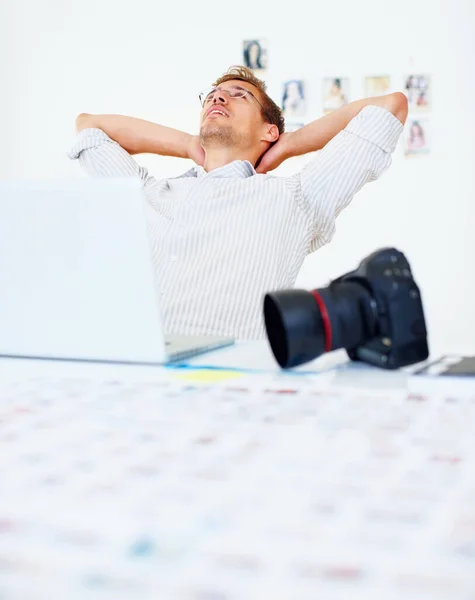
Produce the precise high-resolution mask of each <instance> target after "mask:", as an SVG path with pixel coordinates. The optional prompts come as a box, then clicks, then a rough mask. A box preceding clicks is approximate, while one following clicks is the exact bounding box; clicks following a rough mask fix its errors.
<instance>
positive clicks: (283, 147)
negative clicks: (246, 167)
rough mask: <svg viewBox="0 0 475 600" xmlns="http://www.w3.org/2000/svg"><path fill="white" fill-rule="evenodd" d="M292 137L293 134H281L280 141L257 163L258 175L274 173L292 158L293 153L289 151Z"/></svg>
mask: <svg viewBox="0 0 475 600" xmlns="http://www.w3.org/2000/svg"><path fill="white" fill-rule="evenodd" d="M290 136H292V133H291V132H287V133H281V134H280V136H279V139H278V140H277V141H276V142H275V143H274V144H273V145H272V146H271V147H270V148H269V150H267V151H266V152H264V154H263V155H262V156H261V159H260V160H259V161H258V162H257V165H256V173H262V174H264V173H267V172H268V171H273V170H274V169H277V167H278V166H279V165H280V164H282V163H283V162H284V160H286V159H287V158H290V156H291V153H290V151H289V138H290Z"/></svg>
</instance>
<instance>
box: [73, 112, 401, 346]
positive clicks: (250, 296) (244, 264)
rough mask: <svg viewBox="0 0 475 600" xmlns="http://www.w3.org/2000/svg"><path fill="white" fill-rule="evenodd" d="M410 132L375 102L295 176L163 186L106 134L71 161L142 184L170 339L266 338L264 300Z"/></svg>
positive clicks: (246, 168)
mask: <svg viewBox="0 0 475 600" xmlns="http://www.w3.org/2000/svg"><path fill="white" fill-rule="evenodd" d="M402 129H403V126H402V124H401V122H400V121H399V120H398V119H397V118H396V117H394V116H393V115H392V114H391V113H390V112H388V111H386V110H384V109H382V108H379V107H376V106H367V107H365V108H364V109H363V110H362V111H361V112H360V113H359V114H358V115H357V116H356V117H354V118H353V119H352V120H351V121H350V123H349V124H348V126H347V127H346V128H345V129H344V130H343V131H341V132H340V133H339V134H338V135H337V136H335V137H334V138H333V139H332V140H331V141H330V142H329V143H328V144H327V145H326V146H325V147H324V148H323V149H322V150H320V151H318V152H316V153H315V155H314V157H312V160H311V161H310V162H309V163H308V164H307V165H306V166H305V167H304V168H303V169H302V171H301V172H299V173H296V174H295V175H292V176H290V177H279V176H276V175H272V174H266V175H262V174H256V172H255V170H254V168H253V167H252V165H251V164H250V163H249V162H248V161H239V160H236V161H234V162H232V163H230V164H228V165H225V166H224V167H220V168H217V169H214V170H213V171H210V172H209V173H207V172H206V171H205V170H204V169H203V167H200V166H195V167H193V168H192V169H191V170H189V171H187V172H186V173H184V174H183V175H182V176H180V177H173V178H169V179H162V180H157V179H155V178H154V177H152V176H151V175H149V174H148V172H147V170H146V169H145V168H143V167H140V166H139V164H138V163H137V162H136V161H135V160H134V159H133V158H132V157H131V156H130V155H129V154H128V153H127V152H126V151H125V150H124V149H123V148H122V147H121V146H119V144H117V143H116V142H114V141H112V140H111V139H110V138H109V137H108V136H107V135H106V134H105V133H104V132H103V131H101V130H100V129H85V130H83V131H82V132H81V133H80V134H79V135H78V137H77V140H76V143H75V144H74V146H73V148H72V149H71V151H70V153H69V156H70V158H72V159H79V162H80V164H81V165H82V166H83V167H84V169H85V170H86V171H87V173H88V174H89V175H91V176H93V177H110V176H112V177H117V176H137V177H139V178H140V179H141V180H142V182H143V188H144V192H145V196H146V198H147V201H148V206H149V209H150V210H149V214H150V228H151V232H152V255H153V262H154V265H155V268H156V272H157V280H158V284H159V287H160V291H161V297H160V307H161V312H162V319H163V323H164V329H165V331H166V332H167V333H178V334H186V335H224V336H228V335H229V336H233V337H235V338H238V339H259V338H263V337H265V328H264V320H263V311H262V307H263V296H264V294H265V293H266V292H269V291H275V290H280V289H288V288H292V287H293V286H294V283H295V280H296V278H297V275H298V273H299V270H300V268H301V266H302V263H303V261H304V259H305V257H306V256H307V255H308V254H309V253H311V252H313V251H315V250H317V249H318V248H320V247H321V246H323V245H324V244H327V243H328V242H329V241H330V240H331V239H332V237H333V234H334V232H335V219H336V217H337V215H338V214H339V213H340V211H341V210H342V209H343V208H345V207H346V206H347V205H348V204H349V203H350V201H351V199H352V198H353V196H354V195H355V193H356V192H358V190H360V189H361V187H362V186H363V185H364V184H365V183H367V182H369V181H373V180H375V179H377V178H378V177H379V176H380V175H381V174H382V173H383V172H384V171H385V170H386V169H387V168H388V167H389V165H390V164H391V153H392V152H393V151H394V148H395V146H396V144H397V141H398V138H399V136H400V134H401V132H402Z"/></svg>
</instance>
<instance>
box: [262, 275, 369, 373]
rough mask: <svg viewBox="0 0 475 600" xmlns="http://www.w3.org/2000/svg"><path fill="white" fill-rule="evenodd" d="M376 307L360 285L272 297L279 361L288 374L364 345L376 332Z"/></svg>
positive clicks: (267, 308) (270, 331)
mask: <svg viewBox="0 0 475 600" xmlns="http://www.w3.org/2000/svg"><path fill="white" fill-rule="evenodd" d="M373 304H374V303H373V302H372V297H371V294H370V293H369V291H368V290H367V289H366V288H365V287H364V286H363V285H361V284H359V283H357V282H355V281H341V282H338V284H331V285H330V286H329V287H327V288H321V289H317V290H312V291H306V290H283V291H280V292H273V293H269V294H266V295H265V297H264V321H265V327H266V331H267V337H268V339H269V343H270V346H271V349H272V352H273V354H274V357H275V359H276V360H277V362H278V364H279V365H280V366H281V367H282V368H290V367H296V366H298V365H301V364H303V363H305V362H308V361H310V360H313V359H314V358H317V357H318V356H320V355H321V354H323V353H324V352H329V351H330V350H336V349H338V348H346V349H351V348H354V347H356V346H358V345H360V344H362V343H364V342H365V341H366V340H368V339H370V338H371V337H372V336H373V335H374V331H375V328H376V314H375V312H374V309H373Z"/></svg>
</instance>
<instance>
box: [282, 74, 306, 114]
mask: <svg viewBox="0 0 475 600" xmlns="http://www.w3.org/2000/svg"><path fill="white" fill-rule="evenodd" d="M282 110H283V111H284V116H285V117H286V118H289V117H291V118H292V117H302V116H303V115H304V114H305V87H304V82H303V81H302V80H301V79H291V80H290V81H285V82H284V85H283V89H282Z"/></svg>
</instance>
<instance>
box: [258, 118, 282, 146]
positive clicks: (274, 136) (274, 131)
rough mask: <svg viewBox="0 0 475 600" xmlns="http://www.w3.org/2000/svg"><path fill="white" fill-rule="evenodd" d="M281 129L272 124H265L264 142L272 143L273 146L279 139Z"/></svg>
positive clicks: (263, 131)
mask: <svg viewBox="0 0 475 600" xmlns="http://www.w3.org/2000/svg"><path fill="white" fill-rule="evenodd" d="M279 135H280V134H279V128H278V127H277V125H271V124H270V123H265V124H264V127H263V130H262V138H261V141H262V142H270V143H271V144H273V143H274V142H276V141H277V140H278V139H279Z"/></svg>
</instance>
